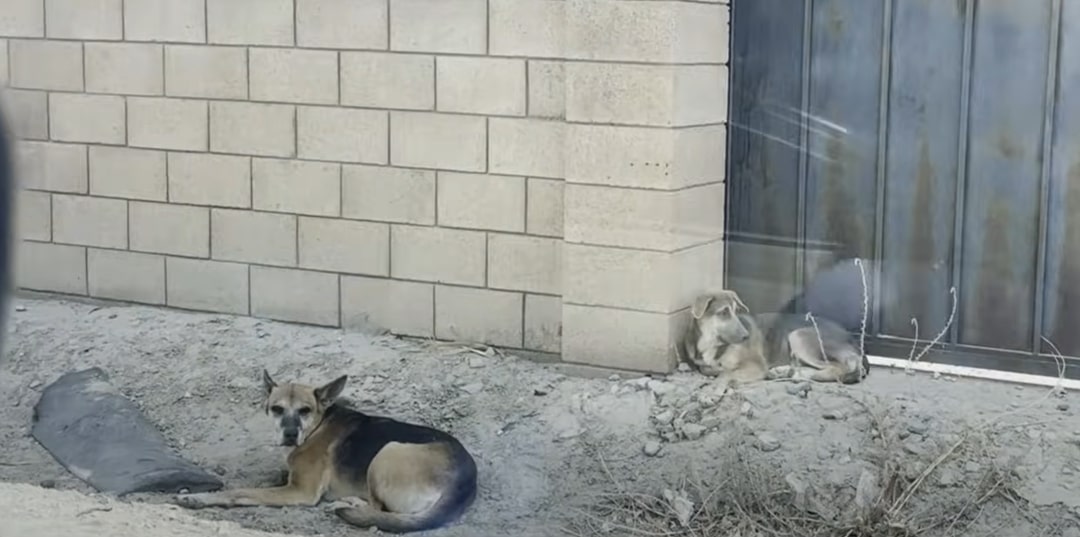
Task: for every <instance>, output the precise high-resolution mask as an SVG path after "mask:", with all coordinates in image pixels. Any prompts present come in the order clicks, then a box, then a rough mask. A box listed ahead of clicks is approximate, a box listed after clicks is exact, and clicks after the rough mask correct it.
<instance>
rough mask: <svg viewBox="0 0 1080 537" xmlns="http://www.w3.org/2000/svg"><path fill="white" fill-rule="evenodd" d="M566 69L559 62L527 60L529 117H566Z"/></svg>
mask: <svg viewBox="0 0 1080 537" xmlns="http://www.w3.org/2000/svg"><path fill="white" fill-rule="evenodd" d="M565 71H566V69H565V67H564V66H563V62H561V61H539V60H529V115H530V116H534V117H544V118H552V119H563V118H565V117H566V72H565Z"/></svg>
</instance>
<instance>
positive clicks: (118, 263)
mask: <svg viewBox="0 0 1080 537" xmlns="http://www.w3.org/2000/svg"><path fill="white" fill-rule="evenodd" d="M86 272H87V282H88V284H87V287H88V290H89V292H90V296H92V297H97V298H108V299H112V300H126V301H129V302H141V303H144V304H164V303H165V258H164V257H163V256H160V255H151V254H139V253H135V252H119V251H116V250H98V249H96V248H90V249H89V250H88V251H87V252H86Z"/></svg>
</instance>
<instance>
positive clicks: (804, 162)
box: [795, 0, 814, 308]
mask: <svg viewBox="0 0 1080 537" xmlns="http://www.w3.org/2000/svg"><path fill="white" fill-rule="evenodd" d="M813 31H814V0H804V1H803V49H802V72H801V73H800V76H801V77H802V87H801V88H800V91H801V92H802V95H801V97H800V100H801V102H800V104H799V176H798V181H799V182H798V198H797V202H796V204H795V206H796V216H795V290H796V295H795V296H797V297H798V299H797V300H798V302H799V304H798V306H799V307H800V308H801V307H802V306H803V304H802V303H803V302H805V298H804V297H803V293H802V292H801V290H802V288H803V284H804V280H805V277H806V274H805V272H806V190H807V185H806V183H807V181H808V177H807V175H808V174H809V166H810V163H809V159H808V158H807V154H808V151H809V150H810V148H809V145H810V60H811V56H812V55H811V50H812V48H813V45H814V41H813Z"/></svg>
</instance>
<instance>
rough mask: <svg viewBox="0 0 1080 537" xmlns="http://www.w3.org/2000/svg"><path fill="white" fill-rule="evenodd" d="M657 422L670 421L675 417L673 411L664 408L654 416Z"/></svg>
mask: <svg viewBox="0 0 1080 537" xmlns="http://www.w3.org/2000/svg"><path fill="white" fill-rule="evenodd" d="M654 418H655V419H656V422H657V423H665V424H666V423H671V422H672V420H674V419H675V413H674V412H672V411H670V410H665V411H663V412H661V413H659V414H657V415H656V416H654Z"/></svg>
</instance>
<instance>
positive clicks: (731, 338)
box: [690, 289, 750, 345]
mask: <svg viewBox="0 0 1080 537" xmlns="http://www.w3.org/2000/svg"><path fill="white" fill-rule="evenodd" d="M739 310H742V311H745V312H747V313H749V312H750V308H747V307H746V304H743V301H742V299H740V298H739V295H738V294H736V293H735V291H728V290H726V289H725V290H720V291H716V292H713V293H706V294H703V295H701V296H699V297H697V299H696V300H694V304H693V306H691V307H690V314H691V315H693V316H694V322H696V323H698V326H699V327H700V328H701V333H702V334H714V335H715V336H716V337H718V338H719V339H720V340H721V341H722V342H724V343H727V344H729V345H738V344H739V343H742V342H744V341H746V340H747V338H749V337H750V331H749V330H747V329H746V325H744V324H743V322H742V321H741V320H740V319H739Z"/></svg>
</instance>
